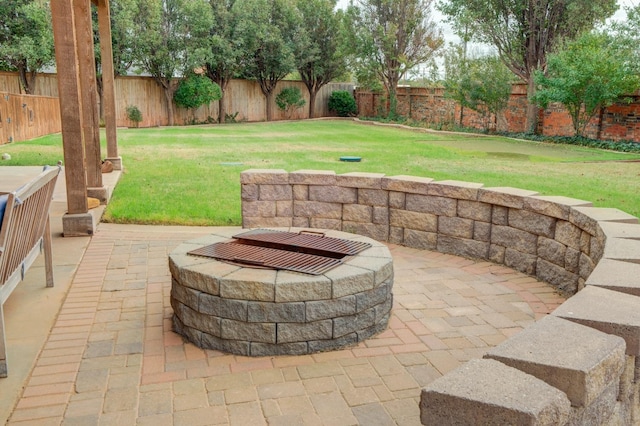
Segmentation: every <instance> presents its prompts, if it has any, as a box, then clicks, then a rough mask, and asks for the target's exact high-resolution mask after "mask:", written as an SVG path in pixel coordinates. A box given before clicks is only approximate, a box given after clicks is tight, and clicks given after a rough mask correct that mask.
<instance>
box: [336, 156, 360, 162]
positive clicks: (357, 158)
mask: <svg viewBox="0 0 640 426" xmlns="http://www.w3.org/2000/svg"><path fill="white" fill-rule="evenodd" d="M360 160H362V157H350V156H345V157H340V161H346V162H348V163H359V162H360Z"/></svg>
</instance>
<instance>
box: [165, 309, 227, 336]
mask: <svg viewBox="0 0 640 426" xmlns="http://www.w3.org/2000/svg"><path fill="white" fill-rule="evenodd" d="M172 307H173V312H174V315H175V316H177V317H178V318H179V319H180V321H182V324H184V325H185V326H186V327H190V328H194V329H196V330H199V331H202V332H204V333H208V334H211V335H214V336H220V333H221V328H220V327H221V319H220V318H217V317H213V316H210V315H204V314H201V313H199V312H197V311H195V310H193V309H191V308H190V307H188V306H186V305H183V304H182V303H180V302H178V301H176V300H174V303H173V305H172Z"/></svg>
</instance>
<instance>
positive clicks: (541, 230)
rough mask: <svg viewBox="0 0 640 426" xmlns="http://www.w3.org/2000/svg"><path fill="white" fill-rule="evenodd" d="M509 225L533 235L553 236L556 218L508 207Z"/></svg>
mask: <svg viewBox="0 0 640 426" xmlns="http://www.w3.org/2000/svg"><path fill="white" fill-rule="evenodd" d="M509 226H511V227H512V228H516V229H521V230H523V231H527V232H530V233H532V234H535V235H541V236H543V237H547V238H553V236H554V235H555V228H556V219H555V218H553V217H549V216H544V215H541V214H538V213H534V212H530V211H527V210H517V209H509Z"/></svg>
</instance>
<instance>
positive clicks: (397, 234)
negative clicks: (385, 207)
mask: <svg viewBox="0 0 640 426" xmlns="http://www.w3.org/2000/svg"><path fill="white" fill-rule="evenodd" d="M389 242H390V243H391V244H401V245H403V244H404V228H400V227H398V226H390V227H389Z"/></svg>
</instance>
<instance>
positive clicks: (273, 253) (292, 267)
mask: <svg viewBox="0 0 640 426" xmlns="http://www.w3.org/2000/svg"><path fill="white" fill-rule="evenodd" d="M233 238H235V239H236V240H235V241H231V242H225V243H216V244H211V245H209V246H205V247H201V248H199V249H196V250H192V251H190V252H189V254H192V255H196V256H205V257H212V258H214V259H218V260H225V261H228V262H234V263H240V264H243V265H248V266H259V267H265V268H273V269H285V270H289V271H296V272H303V273H307V274H312V275H321V274H324V273H325V272H326V271H328V270H329V269H331V268H334V267H336V266H338V265H340V264H341V263H342V259H343V258H344V257H345V256H352V255H355V254H358V253H360V252H361V251H363V250H366V249H368V248H369V247H371V244H369V243H363V242H359V241H349V240H343V239H340V238H330V237H325V236H324V234H323V233H317V232H309V231H301V232H299V233H293V232H283V231H273V230H267V229H257V230H253V231H248V232H244V233H242V234H238V235H234V237H233Z"/></svg>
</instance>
